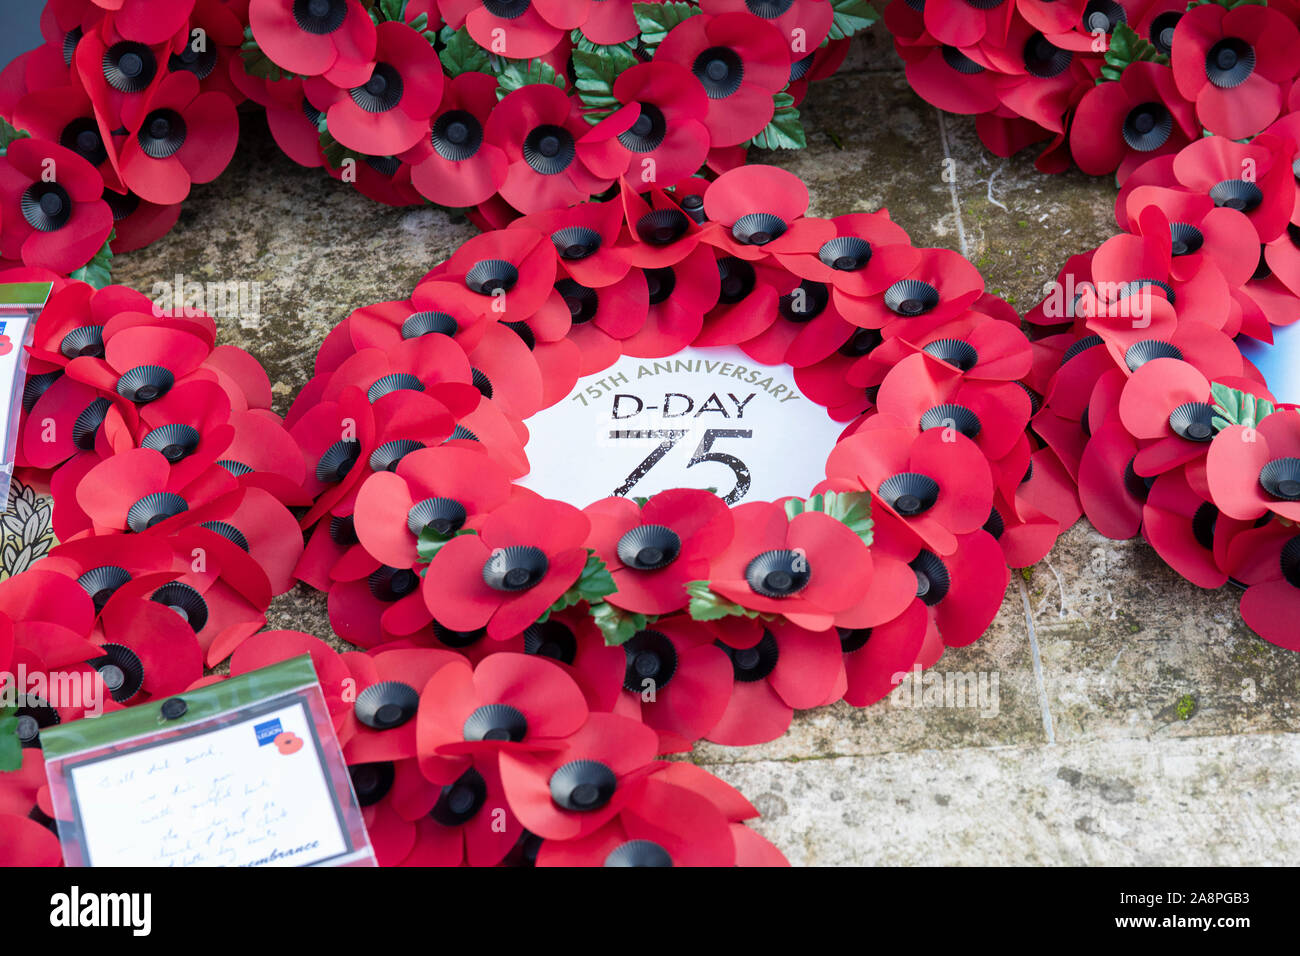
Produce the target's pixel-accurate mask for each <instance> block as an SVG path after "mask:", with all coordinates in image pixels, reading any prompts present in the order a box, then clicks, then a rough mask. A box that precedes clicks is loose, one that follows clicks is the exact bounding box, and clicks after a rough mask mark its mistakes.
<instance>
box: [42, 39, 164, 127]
mask: <svg viewBox="0 0 1300 956" xmlns="http://www.w3.org/2000/svg"><path fill="white" fill-rule="evenodd" d="M170 53H171V47H170V45H169V44H167V43H155V44H144V43H140V42H137V41H134V40H128V39H126V38H125V37H123V36H122V34H121V33H119V32H118V31H117V29H116V28H115V27H114V26H113V21H112V19H111V18H110V19H105V20H103V21H102V22H101V23H100V24H99V26H98V27H97V28H95V29H92V30H89V31H88V32H86V33H84V35H83V36H82V37H81V38H80V39H79V40H78V41H77V43H76V46H75V48H74V52H73V56H72V61H71V65H72V67H73V70H74V71H75V73H76V76H77V79H78V80H79V81H80V84H81V86H83V87H84V88H85V90H86V93H87V94H89V96H90V100H91V102H92V103H93V104H94V106H95V118H96V120H97V121H98V122H99V124H100V125H99V130H100V134H101V136H103V138H104V142H105V143H107V142H109V141H110V140H111V139H112V135H113V133H114V132H115V131H116V130H118V129H120V128H122V127H127V128H133V127H135V126H136V125H138V123H139V121H140V119H141V117H142V116H143V115H144V114H143V110H144V107H145V103H146V101H147V100H148V98H149V95H150V94H151V93H153V91H154V90H156V89H157V88H158V86H159V85H160V84H161V83H162V81H163V80H164V79H165V78H166V77H168V76H170V75H171V74H170V73H169V72H168V71H167V70H166V69H164V66H165V60H166V59H167V57H168V56H169V55H170ZM70 79H71V77H68V79H65V80H64V81H62V82H45V83H42V84H40V87H38V88H47V87H50V86H61V85H64V84H65V83H67V82H68V81H69V80H70Z"/></svg>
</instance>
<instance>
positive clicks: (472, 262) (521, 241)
mask: <svg viewBox="0 0 1300 956" xmlns="http://www.w3.org/2000/svg"><path fill="white" fill-rule="evenodd" d="M555 269H556V256H555V247H554V246H553V245H552V244H551V243H550V242H548V241H547V240H546V237H545V236H544V235H543V234H542V233H540V232H538V231H537V230H534V229H524V228H518V229H502V230H498V231H495V232H486V233H483V234H482V235H479V236H475V237H474V238H472V239H470V240H468V241H467V242H465V243H463V244H462V245H461V247H460V248H459V249H457V250H456V251H455V252H454V253H452V255H451V257H450V258H449V259H448V260H447V261H446V262H444V263H443V264H442V265H440V266H438V267H435V268H434V269H433V270H432V271H431V272H429V273H428V274H427V275H426V276H425V277H424V280H423V281H428V280H430V279H439V280H442V281H448V282H459V283H461V284H463V285H464V286H465V288H467V289H469V291H470V292H473V293H475V295H476V296H477V298H478V301H479V302H481V303H482V305H481V311H482V312H484V313H486V314H487V315H489V316H491V317H492V318H495V319H496V320H497V321H500V322H524V321H526V320H528V319H531V318H532V317H533V316H534V315H535V314H536V313H537V311H538V310H539V309H540V308H541V307H542V304H543V303H544V302H545V301H546V300H547V297H549V296H550V294H551V290H552V288H553V286H554V285H555ZM562 336H563V332H561V333H560V336H557V337H562Z"/></svg>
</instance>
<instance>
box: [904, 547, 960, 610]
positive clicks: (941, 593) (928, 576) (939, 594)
mask: <svg viewBox="0 0 1300 956" xmlns="http://www.w3.org/2000/svg"><path fill="white" fill-rule="evenodd" d="M909 566H910V567H911V569H912V573H914V574H915V575H916V596H917V597H919V598H920V599H921V601H922V602H923V603H924V604H926V605H928V606H930V607H933V606H934V605H936V604H938V603H939V602H940V601H942V600H943V599H944V598H945V597H947V596H948V588H949V586H950V584H951V583H952V578H951V576H950V575H949V573H948V566H947V565H946V564H944V563H943V559H942V558H940V557H939V556H938V555H937V554H935V553H934V552H933V551H926V550H924V549H922V551H921V553H920V554H918V555H917V556H916V557H915V558H913V559H912V561H911V563H910V565H909Z"/></svg>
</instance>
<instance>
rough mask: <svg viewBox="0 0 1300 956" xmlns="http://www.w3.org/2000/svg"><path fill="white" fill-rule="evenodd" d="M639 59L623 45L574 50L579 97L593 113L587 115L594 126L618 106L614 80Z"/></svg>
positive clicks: (574, 70) (574, 68)
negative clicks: (592, 51) (590, 50)
mask: <svg viewBox="0 0 1300 956" xmlns="http://www.w3.org/2000/svg"><path fill="white" fill-rule="evenodd" d="M638 62H640V61H638V60H637V58H636V57H635V56H633V55H632V53H631V51H629V50H627V49H624V48H623V47H617V46H612V47H608V48H607V50H606V51H605V52H600V53H588V52H585V51H583V50H577V49H575V50H574V51H573V72H574V75H575V76H576V78H577V79H576V83H575V85H576V86H577V87H578V98H579V99H580V100H582V105H583V106H585V107H587V108H588V109H589V110H591V111H592V112H589V113H586V114H584V116H585V118H586V120H587V122H588V123H591V124H592V125H595V124H596V123H599V122H600V121H601V120H602V119H604V118H605V117H606V116H608V115H609V114H610V113H612V112H614V111H615V110H616V109H618V108H619V106H620V105H622V104H620V103H619V101H618V99H617V98H616V97H615V96H614V82H615V81H616V80H617V79H618V78H619V75H620V74H622V73H623V72H624V71H625V70H628V69H631V68H632V67H634V66H636V65H637V63H638Z"/></svg>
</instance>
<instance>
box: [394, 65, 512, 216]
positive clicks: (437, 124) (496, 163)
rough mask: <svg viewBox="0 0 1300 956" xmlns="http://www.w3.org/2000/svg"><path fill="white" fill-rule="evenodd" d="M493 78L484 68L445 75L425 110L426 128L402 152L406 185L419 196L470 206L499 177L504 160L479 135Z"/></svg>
mask: <svg viewBox="0 0 1300 956" xmlns="http://www.w3.org/2000/svg"><path fill="white" fill-rule="evenodd" d="M496 86H497V85H496V81H495V79H494V78H493V77H491V76H489V75H487V74H486V73H462V74H460V75H459V76H454V77H451V78H450V79H449V80H448V82H447V87H446V90H445V92H444V93H443V96H442V101H441V103H439V104H437V105H436V106H435V107H434V109H433V110H430V112H431V113H434V114H435V115H434V116H433V117H432V119H431V120H430V121H429V125H430V126H431V129H430V130H429V132H428V135H427V136H425V137H424V138H423V139H421V140H420V141H419V142H418V143H417V144H416V145H415V147H413V148H412V149H411V150H409V151H408V152H406V153H404V154H403V155H402V158H403V159H404V160H405V161H406V162H408V163H410V164H411V185H413V186H414V187H415V188H416V189H417V190H418V191H419V193H420V195H422V196H424V198H426V199H428V200H430V201H433V202H439V203H442V204H444V205H448V206H473V205H476V204H477V203H481V202H484V201H485V200H487V199H489V198H491V197H492V196H493V195H494V194H495V193H496V191H497V190H498V189H500V188H501V185H502V183H504V182H505V178H506V168H507V166H508V160H507V159H506V154H505V153H504V152H503V151H502V150H501V148H500V147H499V146H495V145H493V144H492V143H489V142H487V141H486V140H485V139H484V130H485V127H486V125H487V121H488V117H489V115H490V114H491V113H492V109H493V107H495V106H496V104H497V97H496Z"/></svg>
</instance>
